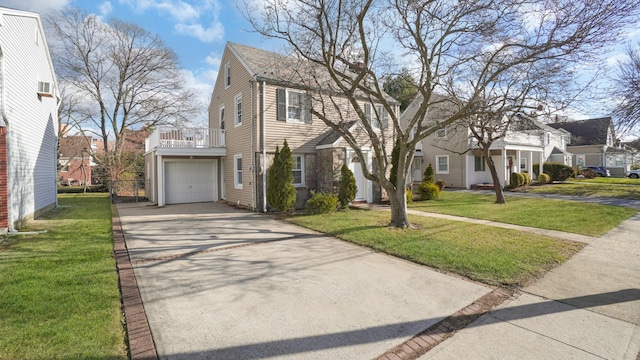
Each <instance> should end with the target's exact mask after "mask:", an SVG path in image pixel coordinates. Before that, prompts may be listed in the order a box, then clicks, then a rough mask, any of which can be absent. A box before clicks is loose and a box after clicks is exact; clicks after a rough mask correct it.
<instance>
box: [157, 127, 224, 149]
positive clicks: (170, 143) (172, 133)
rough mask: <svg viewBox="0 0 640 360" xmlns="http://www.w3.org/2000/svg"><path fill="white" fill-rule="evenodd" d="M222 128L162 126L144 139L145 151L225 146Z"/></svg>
mask: <svg viewBox="0 0 640 360" xmlns="http://www.w3.org/2000/svg"><path fill="white" fill-rule="evenodd" d="M224 135H225V134H224V130H222V129H207V128H176V127H168V126H162V127H158V128H157V129H155V130H154V131H153V132H152V133H151V134H150V135H149V136H148V137H147V139H146V142H145V148H146V151H149V150H151V149H155V148H174V149H208V148H220V147H225V136H224Z"/></svg>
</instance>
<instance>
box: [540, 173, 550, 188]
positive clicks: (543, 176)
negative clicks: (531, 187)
mask: <svg viewBox="0 0 640 360" xmlns="http://www.w3.org/2000/svg"><path fill="white" fill-rule="evenodd" d="M550 182H551V178H550V177H549V175H547V174H545V173H542V174H540V175H538V184H540V185H543V184H547V183H550Z"/></svg>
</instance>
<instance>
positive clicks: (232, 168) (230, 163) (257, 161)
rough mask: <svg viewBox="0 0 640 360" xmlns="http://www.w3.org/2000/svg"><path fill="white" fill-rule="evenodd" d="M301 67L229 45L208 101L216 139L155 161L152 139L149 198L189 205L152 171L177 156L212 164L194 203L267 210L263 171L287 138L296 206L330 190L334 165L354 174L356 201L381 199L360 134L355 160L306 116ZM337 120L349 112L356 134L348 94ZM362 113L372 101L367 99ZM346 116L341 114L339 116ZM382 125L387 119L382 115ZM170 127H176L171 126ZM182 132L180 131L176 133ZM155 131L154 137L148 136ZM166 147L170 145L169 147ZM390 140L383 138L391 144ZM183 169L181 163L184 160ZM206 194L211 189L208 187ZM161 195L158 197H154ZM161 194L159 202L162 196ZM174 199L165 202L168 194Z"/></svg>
mask: <svg viewBox="0 0 640 360" xmlns="http://www.w3.org/2000/svg"><path fill="white" fill-rule="evenodd" d="M301 66H305V65H304V63H303V62H299V61H297V60H295V59H292V58H291V57H285V56H283V55H280V54H277V53H274V52H269V51H264V50H260V49H256V48H253V47H249V46H245V45H240V44H234V43H228V44H227V46H226V47H225V51H224V54H223V56H222V60H221V71H220V72H219V74H218V78H217V80H216V84H215V86H214V89H213V93H212V96H211V101H210V103H209V128H208V129H206V133H207V134H209V138H211V137H214V135H215V137H217V139H219V142H218V143H216V144H213V143H208V144H207V145H206V146H204V147H203V149H200V148H198V147H197V146H192V145H190V146H189V147H187V148H185V149H184V151H185V154H184V155H181V156H178V154H175V153H174V152H175V150H172V154H171V156H170V157H169V158H167V155H162V160H160V159H159V158H158V156H160V152H166V149H164V150H162V151H161V147H159V146H158V145H157V144H156V146H155V147H153V146H150V147H148V149H147V159H148V163H149V165H148V167H149V170H150V171H149V174H150V175H148V177H149V180H151V181H152V183H153V185H152V193H154V194H155V195H153V196H151V201H152V202H154V203H156V204H158V205H164V204H166V203H171V202H189V201H190V200H189V199H188V198H180V199H177V198H176V197H175V196H173V195H171V194H170V193H171V192H173V191H175V189H169V188H167V186H166V182H165V185H164V188H163V184H162V183H161V181H158V179H160V178H162V177H164V178H165V179H166V178H168V177H170V176H171V175H167V169H166V167H165V169H164V172H165V173H164V175H162V173H161V172H159V171H158V170H159V169H160V167H159V166H158V165H157V164H158V163H160V162H165V163H166V162H167V161H174V160H180V163H182V164H186V163H188V162H189V161H196V160H197V161H205V159H206V161H212V162H214V170H212V171H213V174H214V178H213V179H212V182H213V183H214V184H213V186H212V189H211V191H212V194H213V197H212V198H207V199H202V200H193V201H217V200H225V201H227V202H229V203H232V204H235V205H238V206H242V207H247V208H251V209H255V210H259V211H266V210H267V204H266V193H265V189H266V184H267V181H268V178H267V173H268V168H269V167H270V165H271V163H272V160H273V155H274V153H275V150H276V147H280V148H282V146H283V144H284V141H285V139H286V141H287V143H288V145H289V147H290V149H291V151H292V157H293V177H294V186H295V187H296V189H297V200H296V207H297V208H301V207H303V206H304V204H305V203H306V201H307V199H308V198H309V197H310V194H311V191H312V190H314V191H334V190H335V188H336V186H337V184H338V180H339V176H340V167H341V166H342V164H343V163H344V162H345V161H346V162H347V164H348V166H349V167H350V168H351V170H352V171H353V172H354V175H355V177H356V182H357V185H358V195H357V198H356V200H361V201H368V202H372V201H375V200H377V199H380V197H381V190H380V188H379V187H377V186H374V184H372V183H371V181H369V180H366V179H365V178H364V176H363V175H362V169H361V167H360V163H361V162H365V163H366V166H368V168H369V169H371V166H372V165H371V164H372V163H373V161H372V152H371V151H370V150H367V148H366V143H367V141H368V140H367V139H366V138H364V137H363V138H362V139H361V140H362V141H361V142H362V144H363V149H364V150H365V151H364V153H365V159H359V158H358V157H357V156H355V155H354V152H353V151H352V149H350V148H349V146H348V145H347V144H346V142H344V140H342V139H341V138H340V137H339V136H337V135H336V133H335V132H333V131H332V130H330V128H328V127H327V126H326V125H325V123H324V122H323V121H322V120H320V119H317V118H315V117H314V116H312V115H311V111H310V109H311V107H312V106H314V103H313V102H312V101H311V97H310V96H309V95H308V93H307V89H305V87H303V86H300V85H299V84H298V83H297V82H296V81H295V80H294V79H295V77H296V76H297V75H299V73H300V71H299V70H300V67H301ZM334 100H336V101H337V102H338V103H341V102H344V108H345V109H347V110H346V111H345V112H344V113H343V118H344V117H345V116H346V117H349V116H351V117H352V118H353V121H352V122H351V130H352V132H353V133H356V134H357V133H358V131H359V126H360V125H359V123H358V121H357V119H358V118H357V116H356V114H355V112H353V111H351V112H349V110H348V109H349V106H348V102H347V101H346V99H340V98H334ZM365 103H366V101H365V100H364V99H362V104H363V108H365V112H366V110H367V109H369V111H370V112H369V113H371V106H374V105H375V104H365ZM344 114H346V115H344ZM381 123H383V124H384V126H386V125H387V124H386V121H383V120H381ZM174 130H175V129H174ZM182 131H184V130H182ZM153 136H154V134H152V135H151V136H150V139H151V138H152V137H153ZM168 145H169V144H168ZM392 145H393V140H392V139H389V147H391V146H392ZM182 166H183V167H184V166H185V165H182ZM207 191H209V189H207ZM161 193H164V195H160V194H161ZM163 197H164V199H163ZM168 198H172V199H173V200H172V201H171V202H168V201H167V199H168Z"/></svg>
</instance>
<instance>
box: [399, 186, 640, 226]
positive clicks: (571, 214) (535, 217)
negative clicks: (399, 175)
mask: <svg viewBox="0 0 640 360" xmlns="http://www.w3.org/2000/svg"><path fill="white" fill-rule="evenodd" d="M553 186H556V185H553ZM506 200H507V202H506V204H495V196H494V195H482V194H474V193H466V192H457V191H443V192H441V193H440V196H439V197H438V199H436V200H430V201H416V202H413V203H411V204H409V208H411V209H413V210H419V211H426V212H434V213H439V214H447V215H456V216H464V217H470V218H475V219H483V220H491V221H498V222H503V223H508V224H515V225H522V226H530V227H535V228H541V229H549V230H558V231H564V232H570V233H575V234H582V235H590V236H600V235H603V234H605V233H607V232H608V231H609V230H611V229H613V228H614V227H616V226H617V225H619V224H620V223H621V222H622V221H624V220H626V219H628V218H629V217H631V216H633V215H635V214H636V213H637V211H636V210H634V209H630V208H625V207H620V206H610V205H601V204H592V203H584V202H576V201H563V200H549V199H530V198H522V197H515V196H507V198H506Z"/></svg>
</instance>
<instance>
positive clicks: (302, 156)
mask: <svg viewBox="0 0 640 360" xmlns="http://www.w3.org/2000/svg"><path fill="white" fill-rule="evenodd" d="M291 158H292V159H295V158H300V170H296V171H300V181H301V182H300V183H295V182H294V183H293V186H295V187H304V186H305V181H304V180H305V172H304V155H296V154H293V155H291ZM294 163H295V161H294ZM293 170H294V169H292V171H293ZM294 181H295V180H294Z"/></svg>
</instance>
